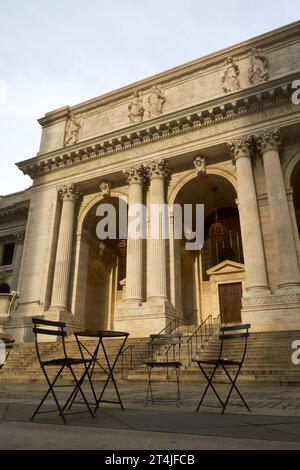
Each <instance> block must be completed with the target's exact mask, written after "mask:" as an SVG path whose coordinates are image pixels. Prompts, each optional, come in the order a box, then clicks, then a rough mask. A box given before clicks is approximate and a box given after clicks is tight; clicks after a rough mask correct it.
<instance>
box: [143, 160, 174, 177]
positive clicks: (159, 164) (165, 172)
mask: <svg viewBox="0 0 300 470" xmlns="http://www.w3.org/2000/svg"><path fill="white" fill-rule="evenodd" d="M147 174H148V176H149V178H150V180H153V179H156V178H159V179H164V178H167V177H168V176H169V175H170V170H169V169H168V164H167V162H166V161H165V160H162V159H161V160H156V161H155V160H154V161H152V162H151V163H150V164H149V165H148V166H147Z"/></svg>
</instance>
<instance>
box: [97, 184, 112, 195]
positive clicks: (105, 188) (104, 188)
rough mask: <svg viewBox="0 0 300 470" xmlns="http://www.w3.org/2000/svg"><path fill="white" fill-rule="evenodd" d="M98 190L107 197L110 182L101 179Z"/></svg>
mask: <svg viewBox="0 0 300 470" xmlns="http://www.w3.org/2000/svg"><path fill="white" fill-rule="evenodd" d="M99 191H100V194H101V196H102V197H109V196H110V191H111V182H110V181H102V182H101V183H100V184H99Z"/></svg>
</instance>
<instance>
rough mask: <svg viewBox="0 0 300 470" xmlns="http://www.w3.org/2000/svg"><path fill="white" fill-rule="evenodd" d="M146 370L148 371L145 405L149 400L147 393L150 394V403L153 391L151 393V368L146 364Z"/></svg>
mask: <svg viewBox="0 0 300 470" xmlns="http://www.w3.org/2000/svg"><path fill="white" fill-rule="evenodd" d="M147 372H148V386H147V396H146V403H145V406H147V405H148V401H149V393H150V396H151V403H152V404H153V393H152V385H151V372H152V368H151V367H149V366H147Z"/></svg>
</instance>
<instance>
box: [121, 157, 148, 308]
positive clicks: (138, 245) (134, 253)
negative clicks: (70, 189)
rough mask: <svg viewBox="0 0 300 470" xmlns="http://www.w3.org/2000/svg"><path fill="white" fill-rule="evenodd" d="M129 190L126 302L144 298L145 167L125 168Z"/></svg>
mask: <svg viewBox="0 0 300 470" xmlns="http://www.w3.org/2000/svg"><path fill="white" fill-rule="evenodd" d="M124 173H125V175H126V178H127V181H128V184H129V191H128V237H127V260H126V302H142V300H143V239H142V232H143V223H144V221H143V213H142V203H143V168H142V167H141V166H139V167H137V168H129V169H128V170H125V172H124ZM132 224H133V225H132Z"/></svg>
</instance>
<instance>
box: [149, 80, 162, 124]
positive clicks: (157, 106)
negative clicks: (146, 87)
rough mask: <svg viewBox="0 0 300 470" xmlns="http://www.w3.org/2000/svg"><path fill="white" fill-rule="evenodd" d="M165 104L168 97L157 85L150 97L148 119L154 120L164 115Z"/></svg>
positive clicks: (152, 89)
mask: <svg viewBox="0 0 300 470" xmlns="http://www.w3.org/2000/svg"><path fill="white" fill-rule="evenodd" d="M165 102H166V97H165V94H164V92H163V91H162V89H161V88H159V87H158V86H156V85H155V86H153V87H152V88H151V92H150V95H149V97H148V117H149V118H152V117H155V116H159V115H160V114H162V112H163V109H164V105H165Z"/></svg>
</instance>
